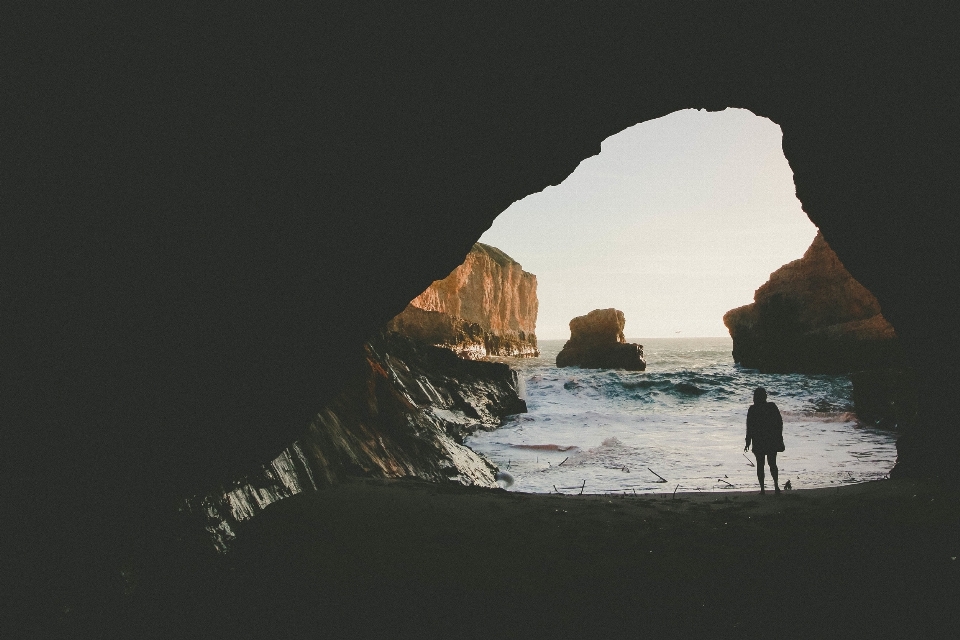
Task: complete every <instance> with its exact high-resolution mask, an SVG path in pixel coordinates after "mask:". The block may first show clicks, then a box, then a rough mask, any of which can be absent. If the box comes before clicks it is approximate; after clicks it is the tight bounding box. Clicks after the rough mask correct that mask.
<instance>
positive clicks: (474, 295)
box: [387, 242, 539, 358]
mask: <svg viewBox="0 0 960 640" xmlns="http://www.w3.org/2000/svg"><path fill="white" fill-rule="evenodd" d="M536 325H537V277H536V276H535V275H533V274H532V273H527V272H526V271H524V270H523V268H522V267H521V266H520V264H519V263H518V262H516V261H515V260H513V259H512V258H511V257H510V256H508V255H507V254H505V253H504V252H502V251H500V250H499V249H497V248H496V247H491V246H489V245H486V244H482V243H479V242H478V243H476V244H475V245H474V246H473V249H471V251H470V253H468V254H467V258H466V260H464V262H463V264H462V265H460V266H459V267H457V268H456V269H454V270H453V272H452V273H451V274H450V275H448V276H447V277H446V278H444V279H443V280H437V281H436V282H434V283H433V284H432V285H430V287H428V288H427V290H426V291H424V292H423V293H421V294H420V295H419V296H417V297H416V298H415V299H413V300H412V301H411V302H410V304H409V305H408V306H407V308H406V309H404V311H403V312H402V313H401V314H400V315H398V316H397V317H395V318H394V319H393V320H391V321H390V323H389V324H388V325H387V329H388V330H389V331H396V332H398V333H402V334H403V335H406V336H409V337H411V338H414V339H416V340H419V341H422V342H426V343H428V344H434V345H438V346H443V347H447V348H449V349H452V350H453V351H455V352H457V353H458V354H459V355H461V356H462V357H467V358H482V357H484V356H488V355H495V356H536V355H539V351H538V350H537V336H536V333H535V331H536Z"/></svg>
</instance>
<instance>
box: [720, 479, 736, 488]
mask: <svg viewBox="0 0 960 640" xmlns="http://www.w3.org/2000/svg"><path fill="white" fill-rule="evenodd" d="M717 482H723V483H725V484H727V485H729V486H731V487H733V486H734V485H732V484H730V483H729V482H727V481H726V480H724V479H723V478H717ZM734 488H736V487H734Z"/></svg>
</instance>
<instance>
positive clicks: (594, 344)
mask: <svg viewBox="0 0 960 640" xmlns="http://www.w3.org/2000/svg"><path fill="white" fill-rule="evenodd" d="M625 323H626V318H624V315H623V311H620V310H618V309H594V310H593V311H591V312H590V313H588V314H587V315H585V316H577V317H576V318H574V319H573V320H571V321H570V339H569V340H567V342H566V344H564V345H563V349H562V350H561V351H560V353H558V354H557V366H558V367H574V366H579V367H583V368H585V369H629V370H631V371H643V370H644V369H646V368H647V362H646V360H644V359H643V345H639V344H633V343H628V342H627V341H626V338H624V336H623V327H624V324H625Z"/></svg>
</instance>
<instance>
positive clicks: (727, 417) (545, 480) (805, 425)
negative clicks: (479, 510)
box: [466, 338, 896, 493]
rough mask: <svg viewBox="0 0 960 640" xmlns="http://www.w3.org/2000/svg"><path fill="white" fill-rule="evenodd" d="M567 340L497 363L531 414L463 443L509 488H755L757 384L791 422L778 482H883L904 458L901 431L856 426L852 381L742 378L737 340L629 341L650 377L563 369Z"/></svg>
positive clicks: (745, 374)
mask: <svg viewBox="0 0 960 640" xmlns="http://www.w3.org/2000/svg"><path fill="white" fill-rule="evenodd" d="M564 342H565V341H564V340H541V341H540V351H541V355H540V357H539V358H527V359H506V358H503V359H498V360H500V361H503V362H508V363H509V364H510V366H512V367H513V368H514V369H517V370H518V371H519V372H520V377H521V380H522V381H523V386H524V387H525V388H524V390H523V391H524V397H525V399H526V401H527V406H528V410H529V413H526V414H520V415H517V416H511V417H510V418H509V419H508V420H506V421H505V422H504V424H503V426H501V427H500V428H499V429H497V430H495V431H489V432H478V433H476V434H474V435H473V436H471V437H469V438H467V440H466V443H467V444H468V445H469V446H470V447H471V448H473V449H474V450H476V451H479V452H481V453H483V454H485V455H486V456H488V457H489V458H490V459H491V460H493V461H494V462H495V463H496V464H497V465H499V466H500V468H501V469H503V470H505V471H508V472H509V473H510V474H511V475H512V476H513V478H514V484H513V485H512V486H511V487H509V490H511V491H526V492H540V493H544V492H552V491H554V488H555V487H556V489H557V490H559V491H561V492H564V493H578V492H579V491H580V488H581V487H583V491H584V493H603V492H608V491H609V492H618V493H619V492H623V491H626V492H629V493H632V492H634V491H636V492H637V493H641V492H642V493H651V492H657V493H659V492H667V493H670V492H673V490H674V489H675V488H676V486H677V485H678V484H679V485H680V487H679V491H697V490H699V491H734V490H754V489H758V488H759V485H758V484H757V477H756V469H755V467H753V466H750V463H751V462H754V458H753V454H752V453H750V452H748V453H747V454H743V443H744V434H745V431H746V415H747V407H748V406H749V405H750V404H751V402H752V397H753V390H754V389H755V388H756V387H758V386H762V387H765V388H766V389H767V392H768V393H769V399H770V400H771V401H773V402H775V403H776V404H777V406H779V407H780V412H781V413H782V414H783V420H784V427H783V439H784V443H785V444H786V451H784V452H783V453H781V454H779V456H778V459H777V463H778V466H779V468H780V483H781V485H782V484H783V483H785V482H786V481H787V480H790V481H791V484H792V485H793V487H794V488H796V489H802V488H811V487H829V486H837V485H840V484H845V483H852V482H864V481H867V480H876V479H880V478H885V477H886V476H887V475H888V474H889V472H890V469H891V468H892V467H893V464H894V462H895V460H896V448H895V446H894V440H895V434H894V433H892V432H889V431H884V430H880V429H875V428H872V427H870V426H867V425H862V424H860V423H858V422H857V420H856V416H855V415H854V414H853V413H852V411H853V407H852V402H851V400H850V391H851V385H850V381H849V379H847V377H846V376H828V375H802V374H788V375H780V374H761V373H758V372H757V371H755V370H752V369H743V368H741V367H739V366H738V365H735V364H734V363H733V358H732V356H731V351H732V349H733V342H732V340H731V339H730V338H649V339H645V340H644V339H629V340H628V342H637V343H640V344H642V345H644V354H645V357H646V360H647V370H646V371H637V372H632V371H614V370H609V369H593V370H591V369H579V368H576V367H573V368H566V369H558V368H557V367H556V366H555V364H554V363H555V360H556V356H557V353H558V352H559V351H560V349H561V348H562V347H563V344H564ZM745 456H746V457H745ZM748 458H749V462H748ZM650 470H652V471H655V472H656V473H657V474H659V475H660V476H662V477H663V478H665V479H666V480H667V482H661V481H660V480H659V478H658V477H657V476H656V475H654V473H652V472H651V471H650ZM766 473H767V486H768V488H771V487H772V486H773V483H772V481H771V480H770V478H769V471H768V470H767V472H766Z"/></svg>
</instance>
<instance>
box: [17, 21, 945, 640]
mask: <svg viewBox="0 0 960 640" xmlns="http://www.w3.org/2000/svg"><path fill="white" fill-rule="evenodd" d="M28 13H29V14H28ZM68 14H69V15H68ZM21 24H22V25H23V26H24V29H23V32H24V33H29V34H32V36H31V37H32V38H35V37H36V36H37V34H41V35H42V38H40V39H39V41H34V42H31V43H29V44H28V46H24V47H19V48H17V54H16V59H17V61H18V64H17V65H16V68H15V69H14V70H13V71H12V72H11V74H10V75H9V79H8V81H7V84H8V86H9V87H10V94H9V95H10V96H11V100H10V102H11V104H12V105H13V107H14V110H15V112H16V114H17V117H16V118H15V119H11V120H10V122H15V123H16V127H15V128H11V129H9V131H10V137H9V138H8V140H9V142H8V143H7V144H5V147H6V152H9V154H11V161H10V162H9V163H5V166H6V167H8V168H9V169H10V172H11V174H10V180H9V181H8V182H7V184H9V185H13V186H12V188H11V191H10V193H9V199H8V203H10V206H9V210H10V211H11V212H12V213H11V216H10V219H9V222H10V224H11V225H12V228H16V229H23V230H24V232H23V233H22V234H21V235H19V236H17V238H18V241H17V242H16V243H14V245H13V247H12V248H11V250H10V251H6V250H5V251H4V260H5V263H6V264H8V265H9V269H8V270H7V273H8V276H9V277H8V278H6V279H5V283H4V300H5V303H4V304H5V305H6V304H7V301H9V303H10V305H11V307H10V308H11V313H10V314H9V315H8V314H7V313H6V311H5V330H4V340H5V345H9V349H7V350H6V354H7V355H6V356H5V361H6V362H7V363H9V366H7V367H5V372H4V384H5V387H6V389H7V390H8V391H9V393H8V392H7V391H5V395H6V397H5V402H4V408H3V411H4V421H5V424H7V425H12V426H11V427H10V429H9V430H8V435H9V438H10V441H11V445H12V447H13V449H14V455H13V456H11V457H12V458H14V459H16V460H17V463H18V464H19V465H23V469H24V471H23V472H19V471H17V472H15V473H13V474H11V475H12V476H13V479H12V481H11V483H10V484H8V486H7V489H9V494H10V495H12V496H13V500H12V502H10V503H9V504H8V506H9V507H10V508H11V509H12V510H14V511H15V512H16V513H19V514H22V517H21V519H20V521H21V523H22V524H21V526H19V527H17V535H18V539H17V548H18V549H20V553H19V554H18V555H17V556H16V558H13V559H12V560H11V563H12V570H11V572H9V573H10V574H11V575H25V576H27V575H28V576H29V578H28V579H25V580H23V581H22V582H21V583H20V584H19V588H18V590H17V596H16V598H15V601H14V602H13V603H12V604H13V605H14V608H15V609H19V608H20V607H19V605H24V606H27V607H28V608H30V609H31V610H32V609H35V608H36V606H37V603H40V604H41V609H43V611H42V613H41V614H40V616H41V618H43V619H47V618H49V617H50V616H51V615H54V614H51V613H50V612H51V611H54V612H55V615H56V616H61V617H62V616H63V615H65V614H63V613H62V610H63V608H62V607H61V606H60V604H59V603H61V602H67V601H68V602H73V601H74V600H76V601H77V602H80V603H81V605H78V606H80V608H81V609H84V610H85V611H87V612H88V614H87V615H88V623H89V625H92V626H97V625H106V626H108V627H109V626H110V625H111V624H116V620H117V619H120V618H117V617H116V616H117V612H118V611H127V610H129V611H132V612H133V613H129V612H128V613H127V614H124V615H126V616H127V617H126V618H123V619H124V620H127V621H130V620H133V619H135V618H137V617H145V619H149V620H167V621H168V622H169V620H171V619H172V618H173V617H176V615H177V614H175V613H171V612H170V611H166V610H161V609H160V608H159V607H160V605H158V604H156V600H155V599H152V598H153V596H152V595H151V594H152V593H154V592H152V591H150V590H149V589H141V590H140V591H138V592H137V594H138V595H136V596H135V598H139V600H137V603H138V604H136V605H135V606H134V605H129V604H127V600H126V599H125V598H126V596H125V591H124V587H123V586H122V585H123V584H125V583H124V582H123V580H121V579H120V578H118V575H119V574H118V572H122V571H123V570H124V569H123V567H125V566H126V564H125V563H127V562H129V561H130V558H136V559H138V560H137V563H139V564H138V565H137V566H139V567H140V569H138V571H139V573H138V575H144V576H154V575H159V573H158V567H163V566H166V565H167V564H168V563H171V562H174V561H175V558H176V557H177V553H178V552H177V551H176V535H175V534H174V532H172V530H171V522H172V521H173V518H172V517H171V513H170V505H172V504H174V502H175V500H176V499H177V498H178V497H180V496H183V495H189V494H191V493H193V492H196V491H202V490H204V488H206V487H209V486H211V485H215V484H216V483H218V482H222V481H224V479H226V478H231V477H235V476H237V475H240V474H243V473H244V472H246V471H248V470H249V469H250V468H252V467H255V466H257V465H261V464H263V463H264V462H265V461H268V460H271V459H273V458H274V457H276V456H277V455H278V454H279V453H280V452H281V451H283V450H284V448H285V447H287V446H289V444H290V443H291V442H292V441H293V440H295V439H296V438H297V437H298V435H299V434H300V433H301V432H302V430H303V428H304V425H305V424H306V423H307V422H308V421H309V420H310V418H311V416H312V415H313V413H314V412H315V411H316V407H317V405H318V403H322V402H324V401H326V400H328V399H330V398H331V397H333V396H334V395H335V394H336V393H337V392H338V391H339V389H340V388H341V386H342V384H343V381H344V380H345V379H347V378H349V377H350V376H352V375H354V374H356V372H357V361H358V352H359V351H360V350H361V348H362V344H363V342H364V340H366V339H367V338H368V337H369V336H370V335H371V334H372V333H374V332H375V331H376V330H377V329H378V328H379V327H381V326H383V325H384V323H386V322H387V321H388V320H390V318H392V317H394V316H395V315H397V314H398V313H399V312H400V311H401V310H403V308H404V306H405V305H406V304H407V302H408V301H409V300H411V299H413V298H414V297H415V296H417V295H418V294H419V293H420V292H421V291H423V290H424V289H425V288H426V287H427V286H428V285H429V284H430V283H431V282H432V281H434V280H436V279H438V278H441V277H443V276H444V275H445V274H448V273H450V271H451V270H452V269H454V268H455V267H456V266H457V265H458V264H460V263H461V262H462V261H463V259H464V256H465V255H466V254H467V253H468V251H469V250H470V247H471V246H472V245H473V243H474V242H475V241H476V240H477V239H478V238H480V237H481V235H482V234H483V233H484V231H485V230H486V229H488V228H489V227H490V225H491V223H492V222H493V220H494V219H495V218H496V216H497V215H499V214H500V213H501V212H503V211H504V210H506V209H507V207H509V206H510V205H511V203H513V202H516V201H518V200H520V199H522V198H524V197H525V196H528V195H529V194H532V193H536V192H539V191H542V190H543V189H545V188H547V187H549V186H551V185H557V184H560V183H561V182H562V181H563V180H564V179H565V178H566V177H567V176H568V175H570V174H571V172H573V171H574V170H575V169H576V167H577V166H578V164H579V163H581V162H582V161H584V159H586V158H589V157H592V156H594V155H596V154H597V153H598V152H599V151H600V148H601V144H602V142H603V141H604V140H606V139H607V138H609V137H610V136H611V135H614V134H615V133H617V132H619V131H622V130H624V129H626V128H627V127H630V126H633V125H635V124H637V123H641V122H647V121H652V120H655V119H657V118H661V117H664V116H667V115H668V114H672V113H675V112H678V111H681V110H684V109H697V110H705V111H722V110H724V109H727V108H733V109H744V110H748V111H749V112H751V113H753V114H755V115H756V116H759V117H763V118H767V119H769V120H770V121H771V122H772V123H776V124H777V125H779V126H780V128H781V129H782V136H783V139H782V150H783V154H784V156H785V158H786V159H787V160H788V162H789V164H790V167H791V169H792V171H793V178H794V182H795V187H796V197H797V199H798V200H799V202H800V203H802V206H803V210H804V211H805V212H806V214H807V216H808V217H809V219H810V220H811V221H812V222H813V223H814V224H815V225H816V226H817V228H819V229H820V230H821V232H822V233H823V236H824V238H826V240H827V241H828V242H829V244H830V246H831V247H832V248H833V249H834V250H835V251H836V254H837V255H838V256H839V257H840V259H841V260H842V262H843V264H844V265H845V266H846V267H847V268H848V269H849V271H850V272H851V273H852V274H853V275H854V276H855V277H856V279H857V280H859V281H860V282H861V283H862V284H863V285H864V286H865V287H867V288H868V289H869V290H870V291H872V292H873V293H874V294H875V295H876V297H877V299H878V300H879V301H880V304H881V305H882V307H883V311H884V315H885V316H886V317H887V318H888V319H889V320H890V322H891V323H892V324H893V325H894V326H895V327H896V330H897V333H898V335H899V336H900V339H901V341H902V343H903V347H904V352H905V354H906V356H905V357H906V358H907V359H908V360H909V363H910V365H911V366H912V367H913V369H914V370H916V371H917V375H918V378H919V385H920V387H921V388H922V389H924V395H925V398H927V400H926V401H925V402H923V403H922V404H921V406H920V414H919V419H918V421H917V423H916V424H915V425H914V426H913V427H912V429H911V430H909V431H904V432H902V433H901V434H900V436H899V440H898V460H897V465H896V468H895V470H894V475H897V476H900V477H906V476H915V477H924V476H944V475H946V476H956V474H957V470H958V469H960V429H958V428H957V424H958V419H960V404H958V403H957V400H956V399H957V398H958V397H960V378H958V376H956V375H955V371H954V369H955V363H956V361H957V359H958V357H960V330H958V328H957V322H956V310H957V309H958V308H960V299H958V297H960V289H958V287H957V282H960V258H958V256H960V252H957V250H956V238H957V237H958V224H960V222H958V221H960V216H958V215H957V202H960V181H958V180H957V179H956V176H957V175H958V174H960V155H958V153H957V149H960V119H958V118H957V117H956V113H957V106H958V100H960V90H958V88H957V83H956V69H957V68H960V49H958V48H957V47H956V30H955V27H954V25H955V24H956V22H955V20H954V17H953V15H952V10H951V9H950V8H949V4H948V3H943V4H942V5H940V4H931V5H929V6H928V5H923V8H922V9H921V8H917V7H916V6H915V5H913V4H912V3H883V4H876V5H874V4H871V5H854V4H847V3H834V2H812V3H765V2H764V3H751V2H745V3H734V2H676V3H658V2H643V3H601V4H598V5H593V4H592V3H575V2H572V3H571V2H556V3H550V2H543V3H531V4H529V5H528V4H510V5H508V6H503V7H500V6H494V5H488V4H470V5H460V4H459V3H458V4H457V5H456V6H455V5H451V4H446V3H423V4H418V5H416V6H395V7H393V8H391V9H384V10H382V11H378V12H371V11H366V10H364V9H363V8H361V7H360V6H359V5H344V6H338V7H336V8H334V7H333V5H332V4H323V5H318V6H316V7H311V8H305V7H301V8H293V7H290V8H288V9H283V10H277V11H276V12H274V13H267V12H257V13H253V12H251V13H247V14H239V13H238V14H237V15H234V16H232V17H230V18H229V19H227V18H225V17H224V16H222V15H220V14H219V13H215V12H213V13H207V12H205V10H202V9H197V11H196V12H195V13H194V14H191V15H190V16H186V17H185V16H183V15H178V16H176V19H173V18H171V20H169V21H167V20H158V19H156V16H154V15H153V14H149V15H148V14H146V12H143V13H138V12H137V11H132V10H131V11H125V10H123V11H121V10H118V11H114V10H113V9H110V8H106V7H102V8H96V7H92V8H91V7H88V8H84V9H82V10H81V9H64V11H63V12H62V13H60V14H58V16H57V17H56V19H51V17H50V16H49V15H46V14H45V12H44V11H43V10H42V9H37V10H31V11H30V12H25V14H24V15H22V16H21ZM8 400H9V401H8ZM118 567H120V569H118ZM5 573H7V572H5ZM118 585H119V586H118ZM154 586H155V587H156V589H160V590H162V589H168V590H175V589H176V585H175V584H173V585H170V584H168V585H159V586H158V585H154ZM151 588H154V587H151ZM82 603H86V605H83V604H82ZM84 607H85V608H84ZM68 608H69V607H68ZM194 614H195V615H197V616H201V617H202V616H205V615H206V614H205V613H203V612H200V613H197V612H194ZM118 635H121V634H119V633H118Z"/></svg>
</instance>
